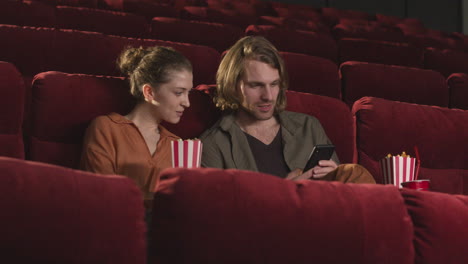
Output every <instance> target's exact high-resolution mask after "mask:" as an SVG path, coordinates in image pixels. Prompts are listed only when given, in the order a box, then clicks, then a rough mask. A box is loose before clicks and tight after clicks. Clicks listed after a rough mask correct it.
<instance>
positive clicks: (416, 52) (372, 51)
mask: <svg viewBox="0 0 468 264" xmlns="http://www.w3.org/2000/svg"><path fill="white" fill-rule="evenodd" d="M338 50H339V61H340V63H343V62H345V61H363V62H373V63H381V64H389V65H400V66H408V67H417V68H422V66H423V51H422V50H420V49H418V48H417V47H414V46H412V45H410V44H406V43H398V42H387V41H377V40H367V39H354V38H343V39H340V40H338Z"/></svg>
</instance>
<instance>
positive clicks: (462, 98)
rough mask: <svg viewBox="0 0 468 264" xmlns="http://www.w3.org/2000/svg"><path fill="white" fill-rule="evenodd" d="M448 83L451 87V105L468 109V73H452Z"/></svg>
mask: <svg viewBox="0 0 468 264" xmlns="http://www.w3.org/2000/svg"><path fill="white" fill-rule="evenodd" d="M447 83H448V86H449V88H450V107H451V108H460V109H465V110H468V74H466V73H454V74H451V75H450V76H449V78H448V79H447Z"/></svg>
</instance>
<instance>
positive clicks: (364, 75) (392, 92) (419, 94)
mask: <svg viewBox="0 0 468 264" xmlns="http://www.w3.org/2000/svg"><path fill="white" fill-rule="evenodd" d="M340 75H341V78H342V87H343V94H344V98H343V100H344V101H345V102H346V103H347V104H348V105H349V106H350V107H351V106H352V105H353V103H354V102H355V101H357V100H358V99H360V98H361V97H364V96H373V97H379V98H384V99H388V100H394V101H403V102H409V103H416V104H425V105H437V106H442V107H448V105H449V90H448V87H447V84H446V81H445V78H444V77H443V76H442V75H441V74H440V73H439V72H436V71H432V70H424V69H418V68H410V67H403V66H394V65H384V64H376V63H367V62H357V61H348V62H345V63H343V64H341V66H340Z"/></svg>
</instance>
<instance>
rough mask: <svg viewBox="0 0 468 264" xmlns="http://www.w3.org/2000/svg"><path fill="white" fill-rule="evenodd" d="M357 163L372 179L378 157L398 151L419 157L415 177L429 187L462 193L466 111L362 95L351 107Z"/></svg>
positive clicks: (467, 155) (467, 171)
mask: <svg viewBox="0 0 468 264" xmlns="http://www.w3.org/2000/svg"><path fill="white" fill-rule="evenodd" d="M352 111H353V114H354V115H355V118H356V127H357V150H358V154H359V163H360V164H361V165H363V166H364V167H366V168H367V169H368V170H369V171H370V172H371V174H372V175H373V176H374V178H375V179H376V181H377V182H378V183H382V182H383V178H382V173H381V171H380V168H379V163H378V162H379V161H380V160H381V159H382V158H384V157H385V156H386V155H387V154H388V153H391V154H393V155H396V154H398V153H401V152H402V151H406V152H407V153H409V154H411V155H412V156H414V154H415V153H414V151H413V148H414V146H417V147H418V148H419V153H420V157H421V171H420V175H419V178H421V179H430V180H431V185H432V189H433V190H435V191H440V192H447V193H459V194H468V163H467V162H466V161H467V160H468V152H467V151H466V142H468V133H467V131H468V111H463V110H459V109H448V108H441V107H436V106H425V105H416V104H409V103H403V102H395V101H389V100H384V99H380V98H373V97H364V98H362V99H360V100H358V101H357V102H356V103H355V104H354V106H353V110H352Z"/></svg>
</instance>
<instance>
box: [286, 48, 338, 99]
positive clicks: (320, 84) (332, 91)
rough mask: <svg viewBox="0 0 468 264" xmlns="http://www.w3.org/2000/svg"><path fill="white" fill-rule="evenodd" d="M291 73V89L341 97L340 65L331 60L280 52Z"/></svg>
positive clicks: (289, 73)
mask: <svg viewBox="0 0 468 264" xmlns="http://www.w3.org/2000/svg"><path fill="white" fill-rule="evenodd" d="M280 53H281V57H283V59H284V62H285V64H286V70H287V71H288V75H289V90H291V91H297V92H305V93H313V94H318V95H325V96H330V97H334V98H337V99H341V87H340V77H339V76H338V66H337V65H336V64H335V63H334V62H333V61H330V60H327V59H324V58H320V57H315V56H309V55H305V54H299V53H290V52H280Z"/></svg>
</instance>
